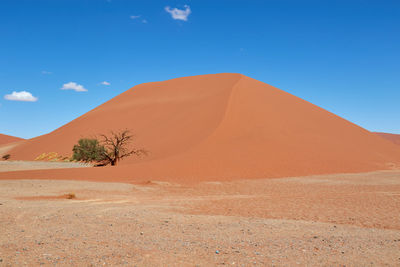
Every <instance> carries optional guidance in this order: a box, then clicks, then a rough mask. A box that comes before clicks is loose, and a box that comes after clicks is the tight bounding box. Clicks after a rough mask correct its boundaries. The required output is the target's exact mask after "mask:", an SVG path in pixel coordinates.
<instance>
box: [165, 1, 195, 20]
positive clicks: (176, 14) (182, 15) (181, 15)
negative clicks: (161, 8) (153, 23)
mask: <svg viewBox="0 0 400 267" xmlns="http://www.w3.org/2000/svg"><path fill="white" fill-rule="evenodd" d="M165 11H167V12H168V13H169V14H171V16H172V18H173V19H177V20H183V21H187V20H188V17H189V15H190V13H192V11H191V10H190V7H189V6H188V5H185V9H178V8H176V7H175V8H170V7H169V6H167V7H165Z"/></svg>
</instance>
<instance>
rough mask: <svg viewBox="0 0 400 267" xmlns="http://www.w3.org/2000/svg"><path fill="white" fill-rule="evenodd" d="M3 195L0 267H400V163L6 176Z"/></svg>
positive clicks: (0, 195)
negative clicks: (177, 178)
mask: <svg viewBox="0 0 400 267" xmlns="http://www.w3.org/2000/svg"><path fill="white" fill-rule="evenodd" d="M67 194H75V196H76V198H74V199H67V197H66V195H67ZM0 204H1V205H0V228H1V229H2V230H1V232H2V233H1V235H0V258H1V259H0V266H36V265H44V266H101V265H108V266H110V265H113V266H118V265H125V266H224V265H229V266H294V265H300V266H301V265H303V266H304V265H308V266H344V265H346V266H385V265H386V266H399V265H400V171H379V172H371V173H360V174H335V175H322V176H309V177H298V178H283V179H257V180H239V181H231V182H202V183H198V184H194V185H190V186H188V185H185V186H184V185H178V184H172V183H166V182H157V181H148V182H147V183H144V184H135V185H134V184H124V183H99V182H85V181H60V180H59V181H52V180H2V181H0Z"/></svg>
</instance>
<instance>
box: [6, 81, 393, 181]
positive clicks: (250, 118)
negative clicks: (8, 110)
mask: <svg viewBox="0 0 400 267" xmlns="http://www.w3.org/2000/svg"><path fill="white" fill-rule="evenodd" d="M123 128H129V129H131V130H132V131H133V132H134V133H135V134H136V136H137V138H136V144H137V146H139V147H144V148H146V149H147V150H149V151H150V155H149V156H148V157H146V158H143V159H138V158H135V157H130V158H128V159H126V160H124V161H123V162H122V163H121V165H120V166H117V167H105V168H86V169H68V170H67V169H65V170H46V171H43V170H41V171H23V172H13V173H2V174H0V178H1V179H20V178H30V179H32V178H35V179H39V178H40V179H42V178H44V179H85V180H103V181H104V180H112V181H125V182H139V181H147V180H174V181H180V182H196V181H204V180H231V179H237V178H264V177H286V176H303V175H313V174H327V173H354V172H366V171H373V170H380V169H396V168H400V149H399V148H398V146H397V145H395V144H393V143H392V142H390V141H388V140H385V139H383V138H381V137H379V136H377V135H376V134H374V133H371V132H369V131H367V130H365V129H363V128H361V127H359V126H357V125H355V124H353V123H351V122H349V121H347V120H345V119H343V118H340V117H338V116H336V115H334V114H332V113H330V112H328V111H326V110H324V109H322V108H319V107H317V106H315V105H313V104H311V103H309V102H307V101H304V100H302V99H300V98H298V97H295V96H293V95H291V94H289V93H286V92H284V91H282V90H280V89H277V88H275V87H273V86H270V85H268V84H265V83H262V82H259V81H257V80H254V79H251V78H249V77H246V76H243V75H240V74H215V75H203V76H194V77H185V78H179V79H173V80H168V81H164V82H153V83H147V84H141V85H138V86H135V87H133V88H131V89H130V90H128V91H126V92H124V93H122V94H121V95H119V96H117V97H115V98H113V99H111V100H110V101H108V102H106V103H105V104H103V105H101V106H99V107H97V108H95V109H93V110H92V111H90V112H88V113H86V114H84V115H83V116H81V117H79V118H77V119H76V120H74V121H72V122H70V123H68V124H66V125H64V126H62V127H60V128H59V129H57V130H55V131H53V132H51V133H49V134H46V135H43V136H39V137H37V138H33V139H30V140H28V141H26V142H24V143H22V144H21V145H19V146H17V147H15V148H13V149H12V150H11V151H10V154H12V156H13V158H14V159H20V160H32V159H34V158H35V157H37V156H38V155H39V154H41V153H43V152H58V153H59V154H62V155H70V154H71V149H72V147H73V145H74V144H75V143H76V142H77V140H78V139H79V138H81V137H87V136H95V135H98V134H100V133H107V131H108V130H109V129H113V130H118V129H123Z"/></svg>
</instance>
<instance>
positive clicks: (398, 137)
mask: <svg viewBox="0 0 400 267" xmlns="http://www.w3.org/2000/svg"><path fill="white" fill-rule="evenodd" d="M376 134H377V135H379V136H381V137H383V138H385V139H387V140H389V141H391V142H393V143H395V144H397V145H400V134H390V133H376Z"/></svg>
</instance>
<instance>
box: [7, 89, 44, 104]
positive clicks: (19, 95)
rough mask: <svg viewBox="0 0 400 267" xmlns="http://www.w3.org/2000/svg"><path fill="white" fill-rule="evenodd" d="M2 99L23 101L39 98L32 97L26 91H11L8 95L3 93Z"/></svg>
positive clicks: (34, 100)
mask: <svg viewBox="0 0 400 267" xmlns="http://www.w3.org/2000/svg"><path fill="white" fill-rule="evenodd" d="M4 99H6V100H11V101H25V102H36V101H38V99H39V98H37V97H34V96H33V95H32V94H31V93H29V92H27V91H21V92H16V91H14V92H12V93H11V94H9V95H5V96H4Z"/></svg>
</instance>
